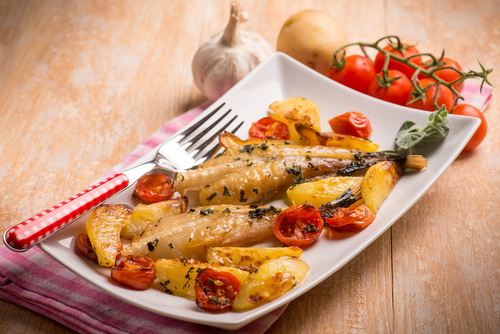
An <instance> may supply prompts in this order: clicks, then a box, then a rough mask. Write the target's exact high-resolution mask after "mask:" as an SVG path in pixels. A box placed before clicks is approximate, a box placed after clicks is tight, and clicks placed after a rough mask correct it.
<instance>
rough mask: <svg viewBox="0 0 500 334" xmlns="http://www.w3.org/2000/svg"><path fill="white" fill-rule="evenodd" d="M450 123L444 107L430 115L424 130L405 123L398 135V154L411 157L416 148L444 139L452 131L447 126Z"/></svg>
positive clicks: (410, 122) (412, 123)
mask: <svg viewBox="0 0 500 334" xmlns="http://www.w3.org/2000/svg"><path fill="white" fill-rule="evenodd" d="M448 123H450V120H449V119H448V112H447V111H446V108H445V106H444V105H443V106H442V107H441V108H440V109H439V110H436V111H434V112H433V113H431V114H430V116H429V119H428V120H427V126H426V127H424V128H422V127H420V126H419V125H418V124H416V123H415V122H412V121H406V122H404V123H403V125H401V128H400V129H399V131H398V134H397V135H396V145H397V146H398V154H400V155H406V154H408V155H411V154H412V149H413V148H414V147H417V146H423V145H427V144H429V143H432V142H435V141H438V140H441V139H444V138H445V137H446V136H447V135H448V132H449V131H450V129H449V128H448V127H447V126H446V124H448Z"/></svg>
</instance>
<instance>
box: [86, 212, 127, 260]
mask: <svg viewBox="0 0 500 334" xmlns="http://www.w3.org/2000/svg"><path fill="white" fill-rule="evenodd" d="M132 211H133V209H132V208H131V207H130V206H128V205H126V204H103V205H101V206H99V207H97V209H95V210H94V211H93V212H92V214H91V215H90V216H89V218H88V219H87V223H86V228H87V234H88V236H89V239H90V243H91V244H92V247H93V248H94V251H95V252H96V254H97V260H98V262H99V265H100V266H103V267H111V266H113V265H114V264H115V261H116V255H117V254H118V252H119V249H120V245H121V240H120V231H121V230H122V228H123V226H125V225H126V224H128V222H129V221H130V216H131V215H132Z"/></svg>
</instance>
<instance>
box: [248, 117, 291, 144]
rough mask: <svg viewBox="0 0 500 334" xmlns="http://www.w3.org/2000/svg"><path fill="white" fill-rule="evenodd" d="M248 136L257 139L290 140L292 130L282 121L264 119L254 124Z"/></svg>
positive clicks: (269, 118)
mask: <svg viewBox="0 0 500 334" xmlns="http://www.w3.org/2000/svg"><path fill="white" fill-rule="evenodd" d="M248 136H249V137H250V138H257V139H290V129H289V128H288V125H286V124H285V123H283V122H281V121H278V120H276V119H274V118H271V117H264V118H262V119H260V120H258V121H257V122H255V123H252V126H251V127H250V130H249V131H248Z"/></svg>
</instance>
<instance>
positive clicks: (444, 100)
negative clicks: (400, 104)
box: [406, 79, 453, 111]
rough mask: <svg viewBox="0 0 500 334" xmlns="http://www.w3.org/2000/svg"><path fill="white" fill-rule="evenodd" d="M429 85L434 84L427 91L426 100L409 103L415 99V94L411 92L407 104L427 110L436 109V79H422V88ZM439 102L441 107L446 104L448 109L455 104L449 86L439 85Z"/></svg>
mask: <svg viewBox="0 0 500 334" xmlns="http://www.w3.org/2000/svg"><path fill="white" fill-rule="evenodd" d="M429 85H432V86H431V87H430V88H429V89H428V90H427V91H426V92H425V101H424V100H422V99H420V100H417V101H415V102H413V103H409V102H410V101H411V100H413V96H412V94H411V92H410V94H409V95H408V99H407V101H406V102H407V103H408V104H407V105H406V106H407V107H410V108H415V109H420V110H427V111H434V110H436V107H434V95H435V94H436V81H434V80H433V79H422V80H420V86H422V88H425V87H427V86H429ZM413 90H414V89H413V87H412V90H411V91H413ZM437 104H438V106H439V107H441V106H442V105H443V104H444V105H445V106H446V110H448V111H450V110H451V107H452V106H453V93H452V92H451V90H450V89H449V88H448V87H446V86H443V85H439V91H438V97H437Z"/></svg>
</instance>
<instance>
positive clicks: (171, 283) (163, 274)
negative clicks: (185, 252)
mask: <svg viewBox="0 0 500 334" xmlns="http://www.w3.org/2000/svg"><path fill="white" fill-rule="evenodd" d="M206 268H211V269H214V270H217V271H225V272H228V273H231V274H233V275H234V276H236V278H238V279H239V280H240V282H241V284H243V282H245V279H246V278H247V276H248V272H247V271H244V270H240V269H237V268H229V267H221V266H218V265H216V264H208V263H203V262H200V261H196V260H194V259H176V260H164V259H161V260H158V261H156V262H155V274H156V277H157V278H158V279H159V280H160V284H161V285H162V286H163V287H164V288H165V292H167V293H171V294H174V295H178V296H182V297H189V298H194V297H195V293H194V284H195V279H196V276H198V271H199V270H200V269H206Z"/></svg>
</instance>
